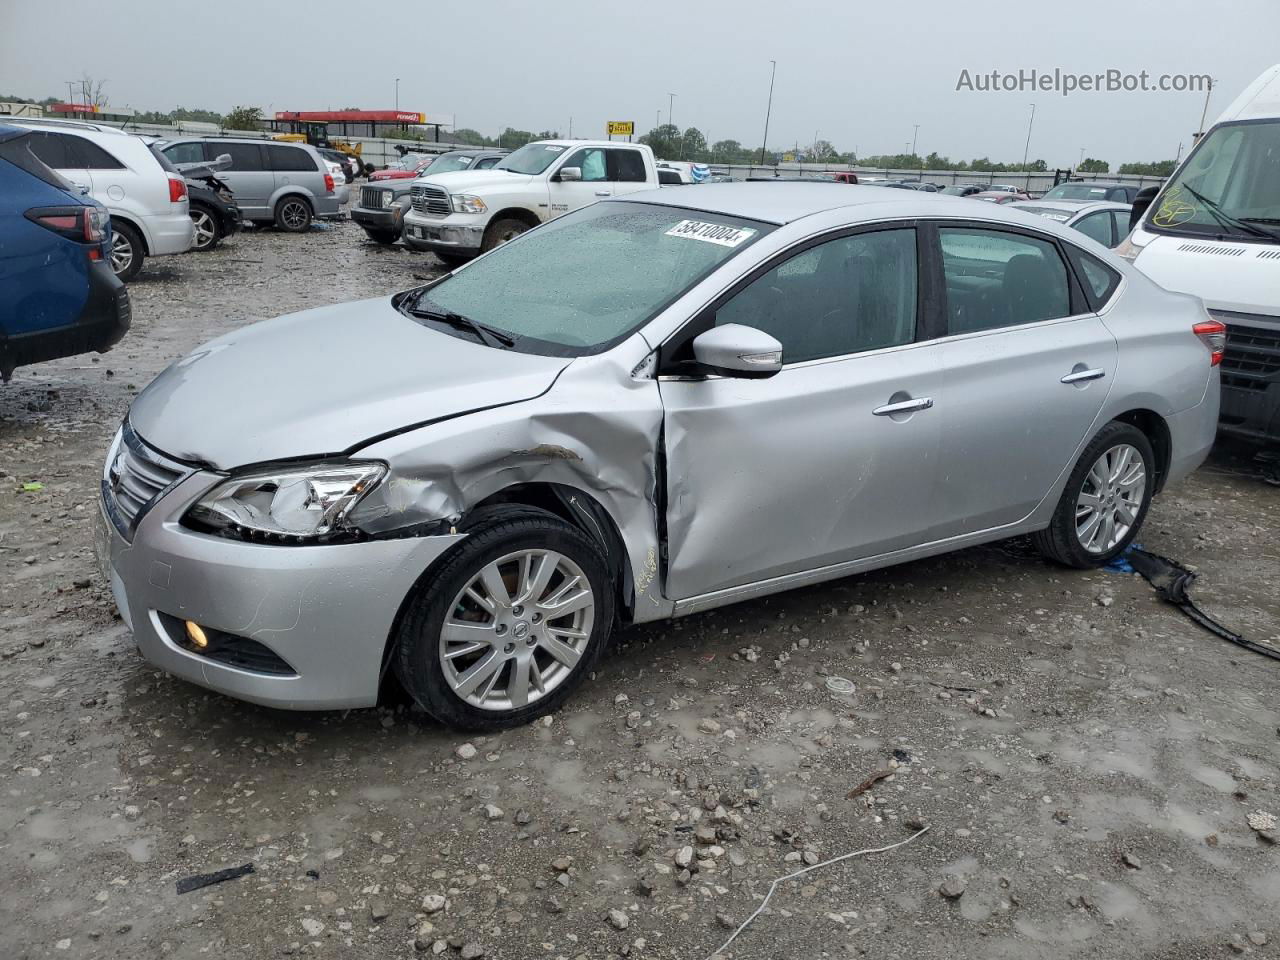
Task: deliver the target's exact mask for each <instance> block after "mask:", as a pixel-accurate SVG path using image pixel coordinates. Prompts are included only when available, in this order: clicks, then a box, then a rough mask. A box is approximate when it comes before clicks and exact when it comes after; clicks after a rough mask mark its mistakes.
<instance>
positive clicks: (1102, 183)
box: [1049, 180, 1134, 190]
mask: <svg viewBox="0 0 1280 960" xmlns="http://www.w3.org/2000/svg"><path fill="white" fill-rule="evenodd" d="M1073 184H1075V185H1077V186H1081V187H1131V186H1134V184H1131V183H1121V182H1120V181H1119V180H1064V181H1062V183H1057V184H1054V186H1057V187H1069V186H1071V185H1073ZM1049 189H1051V190H1052V189H1053V187H1050V188H1049Z"/></svg>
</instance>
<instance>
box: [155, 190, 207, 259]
mask: <svg viewBox="0 0 1280 960" xmlns="http://www.w3.org/2000/svg"><path fill="white" fill-rule="evenodd" d="M145 224H146V228H147V246H148V248H149V250H148V253H149V254H150V255H151V256H153V257H163V256H168V255H169V254H174V253H186V252H187V251H188V250H190V249H191V242H192V241H193V240H194V239H195V225H194V224H192V222H191V216H190V213H189V212H188V210H187V204H186V203H185V202H183V204H182V210H181V212H179V213H166V214H164V215H162V216H156V217H148V218H147V219H146V221H145Z"/></svg>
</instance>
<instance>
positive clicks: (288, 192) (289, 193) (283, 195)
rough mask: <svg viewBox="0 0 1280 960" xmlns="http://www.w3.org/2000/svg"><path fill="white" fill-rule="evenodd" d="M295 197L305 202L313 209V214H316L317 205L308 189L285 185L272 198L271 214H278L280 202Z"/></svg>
mask: <svg viewBox="0 0 1280 960" xmlns="http://www.w3.org/2000/svg"><path fill="white" fill-rule="evenodd" d="M294 197H297V198H298V199H299V200H301V201H302V202H303V203H305V204H306V205H307V208H308V209H309V210H310V211H311V215H312V216H315V213H316V205H315V201H314V200H313V199H312V198H311V195H310V194H309V193H307V191H305V190H302V189H299V188H295V187H284V188H282V189H280V190H278V191H277V192H276V194H275V195H274V196H273V197H272V198H271V216H273V217H274V216H275V215H276V210H277V209H278V208H279V206H280V204H282V203H284V202H285V201H286V200H290V199H292V198H294Z"/></svg>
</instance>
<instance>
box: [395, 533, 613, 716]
mask: <svg viewBox="0 0 1280 960" xmlns="http://www.w3.org/2000/svg"><path fill="white" fill-rule="evenodd" d="M612 629H613V590H612V584H611V583H610V580H609V574H608V567H607V564H606V562H605V558H604V555H603V553H602V552H601V550H600V547H599V546H598V545H597V544H596V543H595V541H593V540H592V539H591V538H589V537H588V536H587V535H586V534H584V533H583V532H582V531H581V530H579V529H578V528H577V527H573V526H571V525H569V524H567V523H565V522H564V521H563V520H561V519H559V518H558V517H556V516H554V515H552V514H550V513H547V512H545V511H542V510H534V509H531V508H514V509H506V510H502V511H500V512H497V513H494V514H491V515H489V516H488V517H486V518H484V519H483V520H481V521H480V522H479V523H478V524H477V525H476V526H475V527H473V528H472V529H471V530H470V531H469V533H468V536H467V538H466V539H465V540H463V541H462V542H461V543H460V544H459V545H458V546H457V547H456V548H455V550H454V553H453V554H452V555H451V556H450V557H449V558H448V560H446V561H445V563H444V564H443V566H442V567H441V568H440V569H439V570H438V571H435V572H433V573H432V575H431V576H430V578H429V579H427V580H426V581H424V582H423V583H422V584H421V585H420V586H419V587H418V588H417V592H416V593H415V594H414V596H413V597H412V598H411V599H410V601H409V605H408V608H407V610H406V613H405V616H404V617H403V620H402V623H401V627H400V631H399V636H398V638H397V647H396V655H395V658H394V664H395V670H396V675H397V676H398V677H399V678H400V682H401V683H402V684H403V685H404V687H405V689H406V690H408V691H409V693H410V694H411V695H412V696H413V698H414V699H415V700H417V701H418V703H419V704H420V705H421V706H422V708H423V709H424V710H426V711H427V712H428V713H430V714H431V715H432V716H434V717H436V718H437V719H438V720H440V721H441V722H443V723H447V724H449V725H451V726H456V727H464V728H469V729H497V728H501V727H510V726H515V725H518V724H521V723H526V722H528V721H529V720H532V719H533V718H534V717H537V716H541V715H542V714H544V713H549V712H551V711H553V710H555V709H556V708H558V707H559V706H560V705H561V704H562V703H564V701H565V700H566V699H568V697H569V695H570V693H571V692H572V691H573V689H574V688H575V687H576V686H577V685H578V684H579V683H580V682H581V681H582V678H583V677H584V676H586V675H587V674H588V673H590V672H591V671H592V670H593V669H594V667H595V665H596V662H597V661H598V660H599V658H600V655H601V654H602V652H603V651H604V648H605V645H606V644H607V643H608V641H609V636H610V634H611V632H612Z"/></svg>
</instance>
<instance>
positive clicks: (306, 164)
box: [267, 143, 319, 173]
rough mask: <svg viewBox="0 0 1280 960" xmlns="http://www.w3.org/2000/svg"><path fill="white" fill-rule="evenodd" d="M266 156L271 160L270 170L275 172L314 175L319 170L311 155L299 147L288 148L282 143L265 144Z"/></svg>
mask: <svg viewBox="0 0 1280 960" xmlns="http://www.w3.org/2000/svg"><path fill="white" fill-rule="evenodd" d="M267 155H268V156H269V157H270V159H271V169H272V170H275V171H277V172H284V173H293V172H301V171H307V172H310V173H315V172H316V171H317V170H318V169H319V168H318V167H317V166H316V161H315V159H314V158H313V157H312V156H311V154H310V153H308V152H307V151H306V150H303V149H302V148H301V147H290V146H287V145H285V144H283V143H269V144H267Z"/></svg>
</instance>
